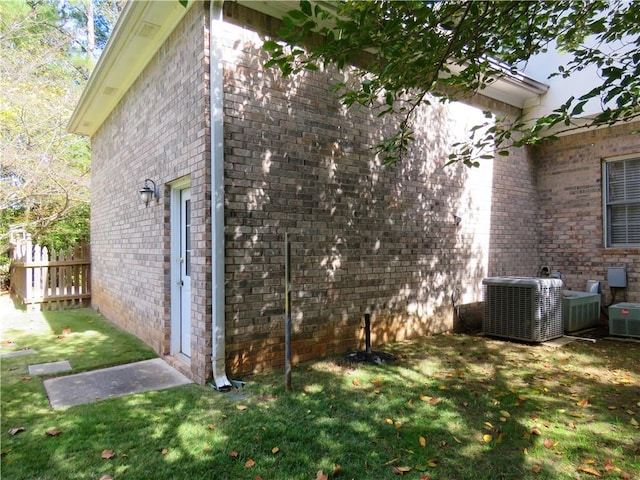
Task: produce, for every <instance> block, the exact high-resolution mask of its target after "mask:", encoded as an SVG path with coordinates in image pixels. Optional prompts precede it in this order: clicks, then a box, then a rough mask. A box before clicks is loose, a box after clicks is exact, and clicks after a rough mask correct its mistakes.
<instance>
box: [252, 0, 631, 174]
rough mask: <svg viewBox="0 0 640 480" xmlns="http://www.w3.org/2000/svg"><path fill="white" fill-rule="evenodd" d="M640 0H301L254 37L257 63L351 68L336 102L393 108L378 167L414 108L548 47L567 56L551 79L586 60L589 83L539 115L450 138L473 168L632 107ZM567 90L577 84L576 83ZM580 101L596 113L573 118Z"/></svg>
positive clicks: (392, 153) (613, 118)
mask: <svg viewBox="0 0 640 480" xmlns="http://www.w3.org/2000/svg"><path fill="white" fill-rule="evenodd" d="M639 47H640V2H627V1H623V0H614V1H609V0H605V1H588V2H587V1H585V2H582V1H572V2H528V1H526V2H521V1H511V2H497V1H496V2H494V1H489V2H478V1H456V2H453V1H451V2H424V1H376V2H361V1H351V0H348V1H344V2H336V3H332V4H311V3H310V2H308V1H301V2H300V7H299V9H298V10H294V11H291V12H289V14H288V15H287V16H285V17H284V18H283V23H282V27H281V28H280V30H279V31H278V36H277V38H275V39H274V40H270V41H267V42H265V44H264V48H265V49H266V50H267V51H268V52H270V60H269V62H268V66H272V67H273V66H275V67H278V68H279V69H280V70H281V71H282V72H283V74H284V75H290V74H294V73H297V72H299V71H301V70H305V69H307V70H317V69H318V68H319V67H320V66H321V65H324V66H325V67H326V66H328V65H334V66H337V67H338V68H339V69H342V68H344V67H345V66H347V65H356V67H355V75H354V76H353V78H354V79H353V80H351V81H347V82H342V83H339V84H337V85H336V86H335V89H336V92H337V93H338V95H339V98H340V100H341V101H342V103H343V104H345V105H347V106H351V105H354V104H360V105H365V106H368V107H371V108H374V109H376V110H377V112H378V114H379V116H384V115H390V114H394V115H398V118H399V119H400V120H399V127H398V129H397V131H396V133H395V135H393V136H391V137H389V138H387V139H386V140H385V141H384V142H382V143H381V144H380V145H378V147H377V148H378V151H379V153H381V154H382V156H383V159H384V161H385V162H387V163H393V162H395V161H397V160H398V159H399V158H401V156H402V155H403V153H405V152H406V151H407V148H408V146H409V144H410V142H411V140H412V138H413V136H412V122H413V119H414V118H413V113H414V112H415V110H416V108H417V107H418V106H420V105H423V104H428V103H430V102H434V101H443V102H446V101H452V100H460V99H464V98H465V97H470V96H471V95H473V94H475V93H476V92H478V91H482V89H483V88H485V87H486V86H487V85H488V84H489V83H490V82H492V81H493V80H495V79H497V78H500V77H504V76H505V75H508V74H510V73H515V68H516V67H518V66H523V65H525V64H526V62H527V61H528V60H530V59H531V58H532V57H533V56H534V55H536V54H539V53H543V52H545V51H546V50H547V49H549V48H557V49H558V50H560V51H562V52H566V53H569V54H570V56H571V58H572V60H570V61H569V62H568V63H567V64H566V65H563V66H561V67H560V68H559V69H558V71H557V72H554V73H553V75H561V76H564V77H569V76H571V75H572V74H573V73H574V72H579V71H581V70H583V69H585V68H587V67H589V66H593V67H595V68H596V69H597V72H598V75H599V76H600V79H601V83H600V84H599V85H598V86H597V87H595V88H592V89H586V90H585V91H583V92H580V93H577V94H576V95H575V96H573V97H571V98H569V99H567V101H566V102H565V103H563V104H562V105H558V106H557V108H556V109H555V110H554V111H553V112H551V113H550V114H548V115H545V116H543V117H540V118H534V119H525V118H523V117H519V118H515V119H514V118H506V117H505V118H495V117H494V116H493V114H491V113H490V112H486V116H487V123H485V124H483V125H478V126H477V127H476V128H475V129H474V130H473V135H472V138H471V139H470V140H469V142H467V143H464V144H458V145H457V150H456V151H454V152H451V156H450V160H451V161H463V162H464V163H465V164H467V165H469V166H477V165H479V160H481V159H482V158H485V157H486V158H490V157H493V155H494V154H495V152H496V150H497V151H498V153H499V154H502V155H508V150H507V148H508V147H510V146H522V145H525V144H532V143H536V142H539V141H541V140H542V138H543V136H545V135H548V134H549V132H550V131H552V130H553V132H555V133H559V132H563V131H568V130H571V129H575V128H581V127H584V126H602V125H611V124H614V123H617V122H622V121H631V120H634V119H637V118H638V116H639V115H640V108H639V106H638V98H639V96H640V68H639V63H640V49H639ZM576 90H579V85H576ZM590 101H599V102H600V103H601V112H600V113H599V114H597V115H596V116H594V117H591V118H589V119H586V120H585V121H583V122H581V123H580V124H576V123H575V117H576V116H579V115H580V114H581V113H583V111H584V108H585V105H586V104H587V102H590Z"/></svg>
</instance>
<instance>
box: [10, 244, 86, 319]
mask: <svg viewBox="0 0 640 480" xmlns="http://www.w3.org/2000/svg"><path fill="white" fill-rule="evenodd" d="M90 268H91V262H90V253H89V245H88V244H87V243H85V242H82V243H80V244H77V245H76V246H74V247H70V248H69V249H67V250H60V251H58V252H56V251H51V252H49V251H48V250H47V248H46V247H41V246H40V245H34V244H32V243H31V242H30V241H28V240H27V241H24V242H20V243H17V244H16V245H15V246H14V248H13V249H12V252H11V266H10V271H11V274H10V275H11V277H10V291H11V294H12V295H15V296H16V297H18V298H19V300H20V301H21V302H22V303H23V304H24V305H26V306H27V309H30V310H64V309H67V308H74V307H84V306H88V305H89V303H90V299H91V281H90V279H91V271H90Z"/></svg>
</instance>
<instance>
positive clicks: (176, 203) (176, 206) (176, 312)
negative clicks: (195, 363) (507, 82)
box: [169, 177, 191, 362]
mask: <svg viewBox="0 0 640 480" xmlns="http://www.w3.org/2000/svg"><path fill="white" fill-rule="evenodd" d="M190 185H191V181H190V178H189V177H184V178H181V179H179V180H176V181H175V182H172V183H171V213H170V215H171V218H170V228H171V240H170V241H171V249H170V250H171V253H170V262H171V268H170V271H171V273H170V277H171V325H170V344H169V354H170V355H173V356H180V357H181V358H182V360H184V361H186V362H189V361H190V360H189V358H188V357H186V356H184V355H180V315H181V303H180V293H181V289H180V235H181V222H180V217H181V203H180V194H181V192H182V190H184V189H185V188H190Z"/></svg>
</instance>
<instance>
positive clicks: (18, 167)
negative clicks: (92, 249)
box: [0, 0, 122, 251]
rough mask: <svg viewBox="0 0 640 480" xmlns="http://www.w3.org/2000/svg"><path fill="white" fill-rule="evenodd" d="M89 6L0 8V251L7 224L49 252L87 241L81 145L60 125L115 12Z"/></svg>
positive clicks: (8, 4)
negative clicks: (18, 227) (17, 226)
mask: <svg viewBox="0 0 640 480" xmlns="http://www.w3.org/2000/svg"><path fill="white" fill-rule="evenodd" d="M94 3H95V4H94ZM94 3H92V2H91V1H90V0H66V1H58V0H41V1H37V2H27V1H24V0H4V1H2V2H0V73H1V75H0V90H1V91H2V103H1V104H0V149H1V151H2V152H3V154H2V157H1V158H0V251H6V248H7V247H8V243H7V242H8V227H9V224H12V223H21V224H23V225H24V227H25V228H26V230H27V231H29V232H30V233H31V234H32V236H33V238H34V240H36V241H39V242H40V243H43V244H48V246H50V247H57V248H61V247H62V246H66V245H68V244H69V243H73V242H74V241H76V240H77V239H78V238H82V237H88V234H89V229H88V218H89V189H88V186H89V167H90V157H89V143H88V141H87V139H84V138H80V137H77V136H75V135H71V134H68V133H67V132H66V124H67V121H68V119H69V117H70V115H71V113H72V110H73V107H74V105H75V104H76V102H77V99H78V98H79V95H80V93H81V92H82V89H83V87H84V84H85V82H86V80H87V78H88V76H89V73H90V71H91V69H92V68H93V65H94V63H95V56H96V55H98V54H99V52H100V51H101V50H102V48H103V47H104V43H105V42H106V38H107V37H108V34H109V31H110V29H111V28H112V25H113V21H114V19H115V16H116V15H117V12H118V11H119V10H120V9H121V6H122V2H121V1H120V2H116V1H113V0H111V1H106V0H103V1H96V2H94ZM94 26H95V27H96V28H94ZM60 232H62V233H60ZM63 244H65V245H63Z"/></svg>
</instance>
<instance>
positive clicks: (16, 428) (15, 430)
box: [9, 427, 25, 435]
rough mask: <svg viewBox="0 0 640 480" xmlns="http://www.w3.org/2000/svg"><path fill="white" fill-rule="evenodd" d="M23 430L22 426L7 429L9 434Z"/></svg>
mask: <svg viewBox="0 0 640 480" xmlns="http://www.w3.org/2000/svg"><path fill="white" fill-rule="evenodd" d="M24 431H25V429H24V427H15V428H11V429H9V435H16V434H18V433H20V432H24Z"/></svg>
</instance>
